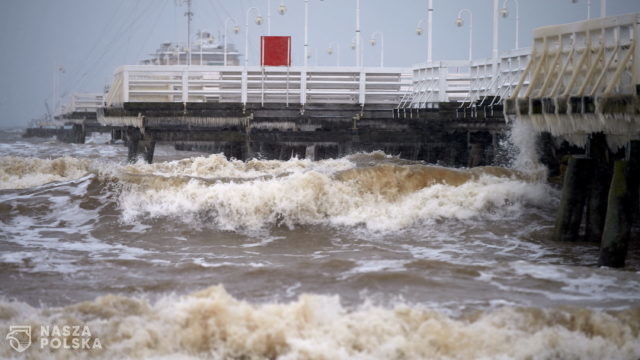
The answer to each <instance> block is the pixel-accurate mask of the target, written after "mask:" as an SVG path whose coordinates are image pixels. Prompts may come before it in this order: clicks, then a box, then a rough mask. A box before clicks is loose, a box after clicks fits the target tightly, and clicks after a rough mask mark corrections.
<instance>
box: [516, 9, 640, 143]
mask: <svg viewBox="0 0 640 360" xmlns="http://www.w3.org/2000/svg"><path fill="white" fill-rule="evenodd" d="M639 35H640V13H636V14H625V15H619V16H610V17H606V18H599V19H593V20H586V21H580V22H575V23H570V24H564V25H555V26H547V27H542V28H538V29H536V30H535V31H534V45H533V51H532V55H531V61H530V62H529V65H528V66H527V69H526V71H525V73H524V74H523V76H522V77H521V79H520V82H519V84H518V85H517V86H516V88H515V89H514V91H513V93H512V94H511V98H510V99H509V101H508V102H507V108H506V109H505V113H507V114H516V115H517V116H520V117H523V118H526V119H530V120H532V123H533V125H534V126H535V127H536V128H537V129H539V130H544V131H550V132H551V133H553V134H554V135H563V134H588V133H591V132H598V131H604V132H606V133H608V134H617V135H626V136H628V135H629V134H632V133H634V132H637V131H638V129H639V128H640V126H639V122H640V119H639V118H638V116H637V114H638V113H639V112H640V104H639V103H638V93H637V91H638V90H637V86H638V85H639V84H640V44H638V39H639ZM527 81H528V82H529V86H528V87H527V86H525V83H526V82H527Z"/></svg>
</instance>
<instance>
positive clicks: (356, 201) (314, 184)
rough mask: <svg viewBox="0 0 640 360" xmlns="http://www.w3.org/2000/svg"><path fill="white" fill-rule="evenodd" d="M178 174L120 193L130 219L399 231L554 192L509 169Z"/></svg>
mask: <svg viewBox="0 0 640 360" xmlns="http://www.w3.org/2000/svg"><path fill="white" fill-rule="evenodd" d="M210 159H211V158H210ZM213 160H214V161H215V162H219V161H220V159H217V158H213ZM329 162H330V161H326V162H325V164H327V163H329ZM226 166H228V165H226V164H223V166H222V167H226ZM329 167H330V168H340V167H343V165H342V164H341V163H339V164H338V165H336V166H335V167H332V166H329ZM140 169H141V168H138V170H140ZM187 172H188V173H189V174H192V173H194V172H193V171H192V170H188V171H187ZM223 173H225V174H229V172H228V171H226V170H225V171H223ZM176 175H177V174H175V173H174V174H173V176H174V178H172V179H169V180H168V179H165V178H163V177H155V178H152V179H148V178H147V179H146V180H145V181H143V182H142V183H137V184H136V183H130V184H128V186H125V188H124V190H123V192H122V194H121V196H120V206H121V209H122V215H123V219H124V220H125V221H127V222H135V221H136V220H139V219H144V218H161V217H170V218H176V219H180V220H182V221H184V222H187V223H196V222H197V223H205V224H207V223H208V224H211V225H214V226H216V227H218V228H221V229H225V230H239V229H249V230H255V229H260V228H263V227H265V226H267V227H268V226H273V225H285V226H288V227H294V226H296V225H303V224H327V225H331V226H349V227H353V226H364V227H366V228H367V229H369V230H373V231H393V230H398V229H402V228H406V227H409V226H411V225H413V224H416V223H417V222H420V221H423V220H427V219H441V218H454V219H468V218H472V217H478V216H481V217H487V216H515V215H517V214H519V213H520V211H521V209H522V206H523V205H534V206H539V205H545V204H547V203H548V201H549V199H550V198H551V189H550V188H549V187H548V186H547V185H545V184H542V183H539V182H535V181H528V180H526V179H525V178H522V177H521V176H518V175H517V174H516V173H513V172H509V171H507V170H504V169H486V170H484V169H479V170H476V169H474V170H468V171H458V170H451V169H445V168H438V167H426V166H413V167H406V166H399V165H393V166H391V165H385V166H376V167H373V168H365V169H351V170H348V173H345V172H338V173H335V172H334V173H331V172H329V173H323V172H320V171H318V170H317V169H315V168H311V169H306V170H304V171H295V172H292V173H289V174H288V175H282V176H278V177H268V178H258V179H255V178H254V179H249V180H243V181H217V182H214V183H211V182H206V181H200V180H198V179H186V180H181V181H177V180H176V179H175V176H176Z"/></svg>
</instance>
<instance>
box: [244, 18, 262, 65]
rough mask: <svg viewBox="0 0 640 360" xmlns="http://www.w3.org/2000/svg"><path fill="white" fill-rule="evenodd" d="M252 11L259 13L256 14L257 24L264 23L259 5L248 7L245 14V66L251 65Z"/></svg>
mask: <svg viewBox="0 0 640 360" xmlns="http://www.w3.org/2000/svg"><path fill="white" fill-rule="evenodd" d="M251 11H255V12H256V13H257V14H258V15H256V20H255V21H256V24H257V25H260V24H262V16H261V15H260V10H258V8H257V7H255V6H252V7H250V8H248V9H247V14H246V16H245V18H244V19H245V21H244V66H249V14H251Z"/></svg>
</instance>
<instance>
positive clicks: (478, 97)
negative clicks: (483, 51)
mask: <svg viewBox="0 0 640 360" xmlns="http://www.w3.org/2000/svg"><path fill="white" fill-rule="evenodd" d="M530 51H531V50H530V49H529V48H523V49H518V50H512V51H509V52H506V53H504V54H503V55H502V56H501V57H500V59H498V61H497V64H496V62H494V61H493V60H492V59H485V60H477V61H471V62H469V61H465V60H459V61H455V60H454V61H439V62H433V63H429V64H422V65H418V66H416V67H414V69H413V83H412V85H413V88H412V91H411V92H409V93H407V94H406V95H405V96H404V97H403V99H402V100H401V101H400V104H399V105H398V109H404V108H411V109H421V108H427V107H433V106H435V104H436V103H438V102H460V103H461V104H460V106H461V107H475V106H476V105H478V104H483V105H496V104H498V103H501V102H502V99H504V98H505V97H508V96H509V95H510V94H511V93H512V92H513V90H514V89H515V87H516V85H517V84H518V81H519V80H520V75H521V74H522V73H523V71H524V69H525V68H526V65H527V62H528V60H529V53H530ZM496 65H497V67H496ZM496 69H497V72H496ZM523 86H526V83H525V84H524V85H523ZM485 100H487V101H486V104H484V102H485Z"/></svg>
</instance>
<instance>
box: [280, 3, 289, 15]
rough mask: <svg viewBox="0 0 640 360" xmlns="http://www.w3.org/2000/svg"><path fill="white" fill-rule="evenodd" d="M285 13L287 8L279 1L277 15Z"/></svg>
mask: <svg viewBox="0 0 640 360" xmlns="http://www.w3.org/2000/svg"><path fill="white" fill-rule="evenodd" d="M286 13H287V7H286V6H285V5H284V0H283V1H280V6H278V14H280V15H284V14H286Z"/></svg>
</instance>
